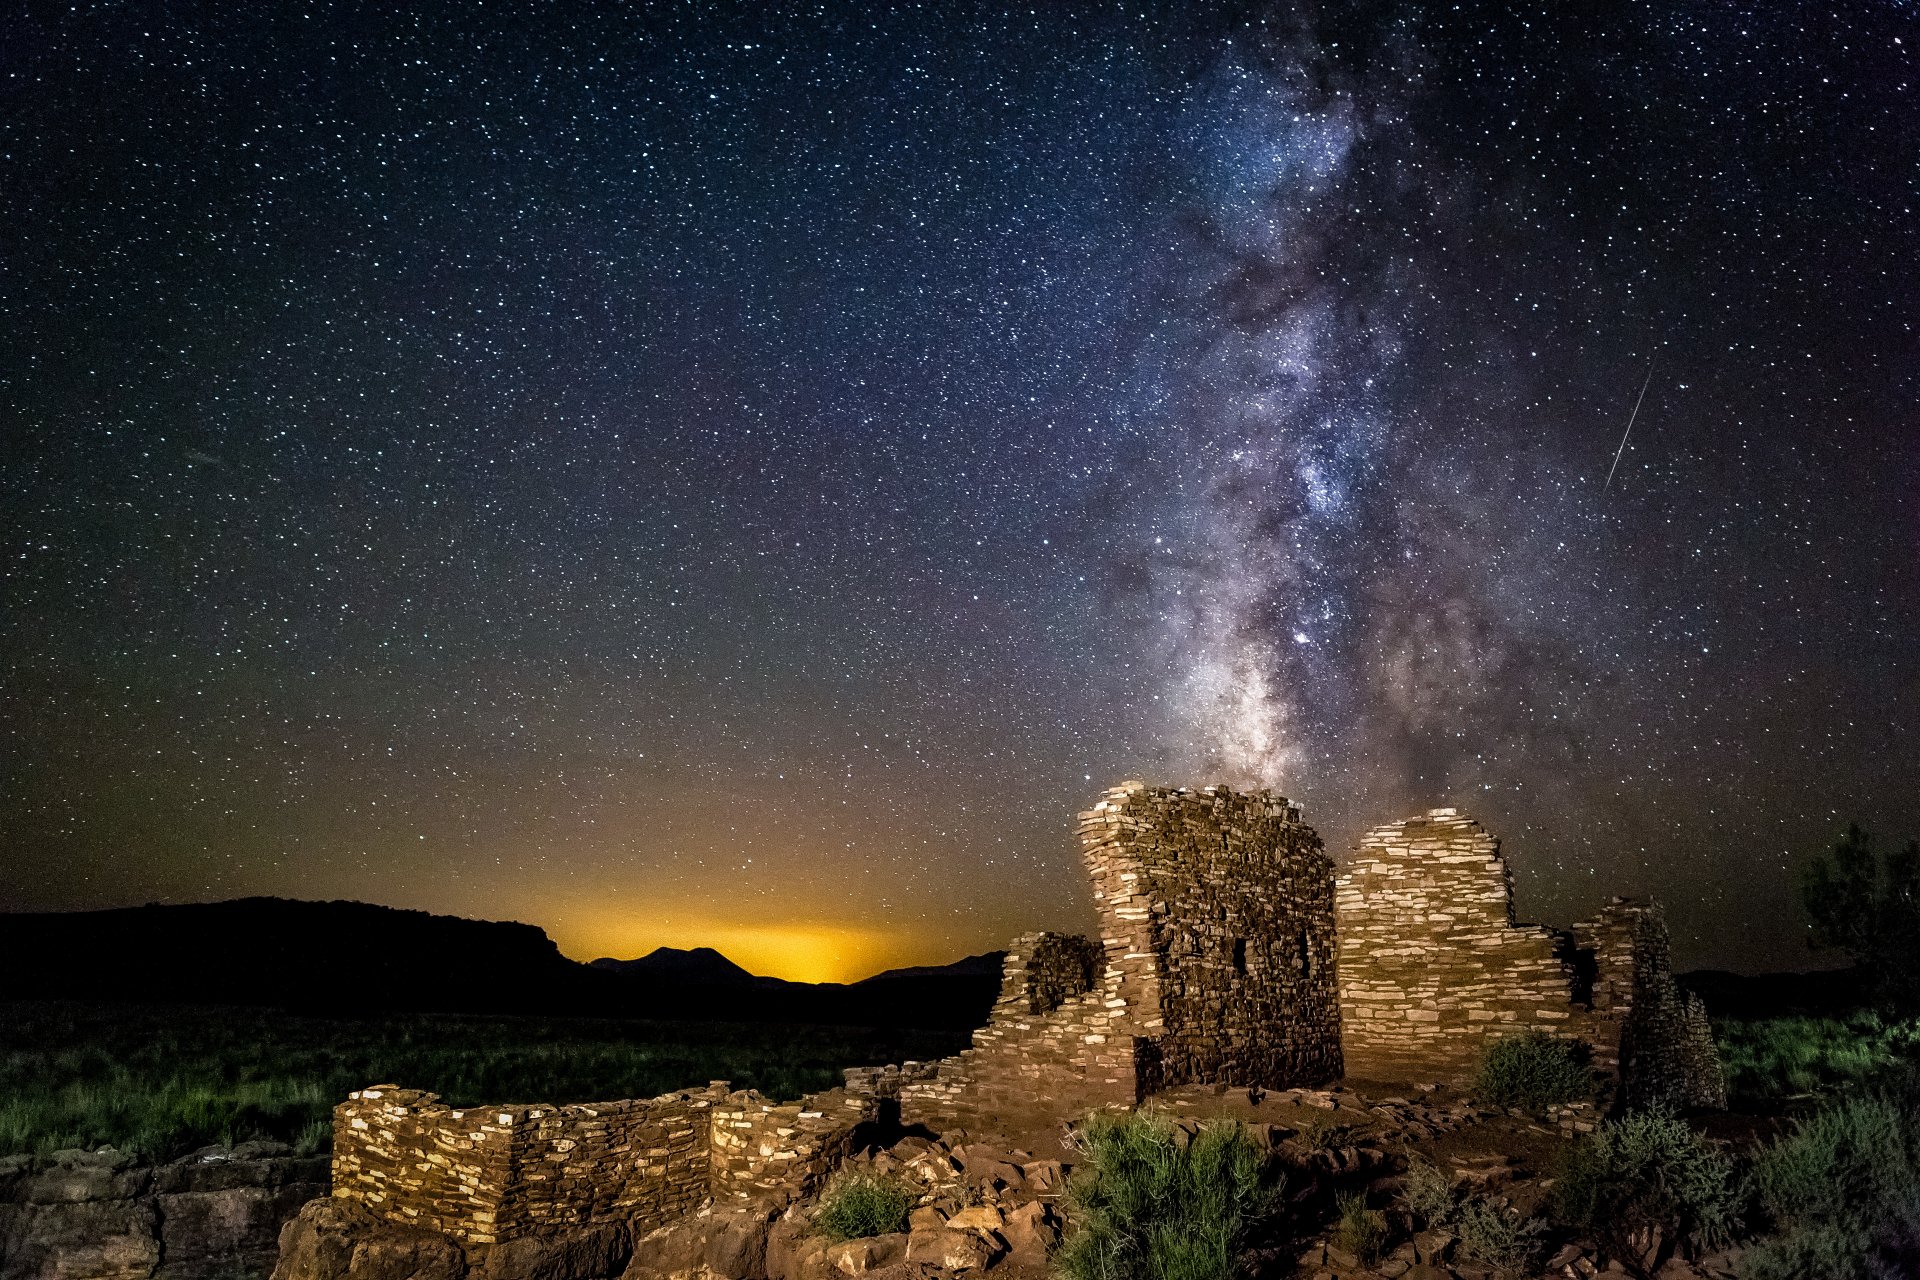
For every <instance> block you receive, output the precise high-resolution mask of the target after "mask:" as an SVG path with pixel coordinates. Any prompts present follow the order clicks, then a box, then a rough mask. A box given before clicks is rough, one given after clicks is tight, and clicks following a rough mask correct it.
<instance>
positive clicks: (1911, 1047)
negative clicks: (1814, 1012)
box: [1714, 1010, 1920, 1103]
mask: <svg viewBox="0 0 1920 1280" xmlns="http://www.w3.org/2000/svg"><path fill="white" fill-rule="evenodd" d="M1714 1038H1715V1039H1716V1040H1717V1041H1718V1043H1719V1048H1720V1061H1721V1063H1722V1064H1723V1065H1724V1066H1725V1068H1726V1073H1727V1091H1728V1093H1730V1094H1731V1095H1732V1096H1733V1097H1734V1098H1736V1099H1738V1100H1740V1101H1743V1102H1747V1103H1776V1102H1781V1101H1785V1100H1786V1099H1788V1098H1792V1097H1796V1096H1802V1097H1803V1096H1806V1095H1808V1094H1825V1093H1837V1092H1841V1091H1844V1090H1848V1089H1855V1088H1860V1087H1864V1086H1872V1085H1874V1084H1876V1083H1881V1082H1886V1081H1889V1080H1891V1079H1892V1078H1893V1077H1895V1076H1896V1075H1897V1074H1898V1073H1899V1072H1900V1071H1901V1070H1902V1069H1903V1068H1904V1067H1906V1066H1908V1065H1909V1064H1912V1063H1914V1062H1916V1061H1920V1020H1900V1019H1890V1018H1886V1017H1884V1016H1882V1015H1881V1014H1879V1013H1877V1012H1874V1011H1872V1010H1862V1011H1859V1012H1856V1013H1852V1014H1849V1015H1847V1016H1846V1017H1844V1018H1805V1017H1791V1018H1751V1019H1747V1018H1729V1019H1724V1020H1721V1021H1718V1022H1716V1023H1715V1024H1714Z"/></svg>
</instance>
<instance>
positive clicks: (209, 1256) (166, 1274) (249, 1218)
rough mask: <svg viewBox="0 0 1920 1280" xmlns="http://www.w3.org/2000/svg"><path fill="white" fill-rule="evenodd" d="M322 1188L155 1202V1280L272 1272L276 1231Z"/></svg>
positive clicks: (244, 1190)
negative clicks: (157, 1248) (159, 1260)
mask: <svg viewBox="0 0 1920 1280" xmlns="http://www.w3.org/2000/svg"><path fill="white" fill-rule="evenodd" d="M326 1190H327V1189H326V1186H325V1184H324V1183H322V1184H314V1183H294V1184H291V1185H284V1186H278V1187H262V1186H236V1187H227V1188H224V1189H222V1190H218V1191H187V1192H181V1193H179V1194H174V1195H162V1196H159V1197H157V1201H158V1206H159V1210H160V1254H161V1257H162V1258H163V1259H164V1261H163V1262H162V1264H161V1266H160V1268H159V1270H158V1271H156V1272H155V1273H154V1280H210V1278H211V1277H216V1276H220V1277H226V1276H232V1275H233V1274H235V1273H237V1272H239V1273H247V1272H250V1273H252V1274H255V1275H263V1274H265V1273H266V1271H267V1270H268V1269H269V1268H270V1267H272V1265H273V1260H274V1256H275V1253H276V1251H277V1250H278V1248H279V1239H280V1229H281V1227H283V1226H284V1225H285V1224H286V1223H287V1222H288V1221H289V1220H290V1219H291V1218H293V1217H294V1216H295V1215H296V1214H298V1213H299V1211H300V1207H301V1206H302V1205H304V1204H306V1203H307V1202H308V1201H310V1200H313V1199H316V1198H318V1197H321V1196H324V1195H325V1194H326Z"/></svg>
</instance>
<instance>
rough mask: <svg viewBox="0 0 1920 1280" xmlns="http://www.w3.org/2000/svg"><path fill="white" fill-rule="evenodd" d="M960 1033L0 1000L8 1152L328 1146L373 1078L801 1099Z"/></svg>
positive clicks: (505, 1093)
mask: <svg viewBox="0 0 1920 1280" xmlns="http://www.w3.org/2000/svg"><path fill="white" fill-rule="evenodd" d="M965 1041H966V1033H964V1032H953V1031H911V1030H868V1029H861V1028H850V1027H807V1026H788V1025H765V1026H760V1025H745V1024H732V1023H661V1022H636V1021H620V1020H613V1019H593V1018H551V1019H549V1018H515V1017H469V1016H459V1015H432V1014H401V1015H390V1016H382V1017H375V1018H366V1019H333V1018H309V1017H296V1016H293V1015H289V1014H283V1013H278V1012H274V1011H271V1010H261V1009H231V1008H218V1009H214V1008H168V1007H147V1006H125V1007H123V1006H104V1005H75V1004H11V1005H0V1156H4V1155H14V1154H21V1153H27V1154H37V1155H45V1154H47V1153H48V1152H51V1151H55V1150H58V1149H60V1148H63V1147H89V1148H91V1147H99V1146H114V1147H118V1148H120V1149H122V1150H126V1151H131V1152H133V1153H135V1154H136V1155H139V1156H141V1157H142V1158H145V1159H149V1160H163V1159H170V1158H172V1157H174V1156H178V1155H181V1154H184V1153H185V1152H187V1151H191V1150H193V1149H195V1148H197V1147H201V1146H206V1145H208V1144H210V1143H227V1144H231V1143H236V1142H241V1141H245V1140H248V1139H251V1138H270V1139H275V1140H278V1141H282V1142H289V1143H292V1144H293V1145H294V1146H295V1148H296V1149H299V1150H301V1151H304V1152H306V1153H309V1154H318V1153H320V1152H323V1151H325V1150H327V1148H328V1147H329V1146H330V1145H331V1140H332V1128H331V1115H332V1110H333V1106H334V1104H335V1103H337V1102H339V1101H341V1100H342V1099H343V1098H345V1097H346V1095H347V1093H348V1092H349V1091H351V1090H354V1089H358V1088H360V1087H362V1086H363V1085H369V1084H380V1083H394V1084H400V1085H404V1086H406V1087H408V1088H416V1089H427V1090H430V1091H432V1092H434V1093H437V1094H439V1095H441V1097H442V1098H443V1099H445V1100H446V1101H447V1102H449V1103H451V1104H453V1105H455V1106H470V1105H474V1104H478V1103H489V1102H555V1103H561V1102H592V1101H599V1100H606V1099H614V1098H646V1097H653V1096H655V1095H658V1094H662V1093H666V1092H669V1091H671V1090H673V1089H679V1088H685V1087H688V1086H693V1085H704V1084H706V1083H707V1081H709V1080H716V1079H723V1080H731V1081H732V1082H733V1084H734V1086H735V1087H736V1088H755V1089H759V1090H760V1091H761V1092H762V1093H766V1094H768V1095H770V1096H773V1097H776V1098H784V1099H791V1098H797V1097H799V1096H801V1095H802V1094H806V1093H812V1092H816V1091H818V1090H820V1089H824V1088H829V1087H831V1086H833V1085H836V1084H838V1083H839V1082H840V1069H841V1068H843V1067H849V1066H855V1065H861V1064H869V1063H879V1062H890V1061H900V1060H901V1059H904V1058H918V1059H922V1060H925V1059H928V1058H936V1057H940V1056H943V1055H945V1054H948V1053H952V1052H955V1051H957V1050H958V1049H959V1048H961V1047H963V1046H964V1044H965Z"/></svg>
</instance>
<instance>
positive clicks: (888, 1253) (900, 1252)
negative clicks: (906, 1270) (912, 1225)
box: [827, 1231, 907, 1276]
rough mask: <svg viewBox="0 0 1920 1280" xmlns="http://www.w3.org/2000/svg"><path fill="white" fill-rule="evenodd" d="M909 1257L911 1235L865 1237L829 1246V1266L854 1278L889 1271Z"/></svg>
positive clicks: (897, 1234) (896, 1233)
mask: <svg viewBox="0 0 1920 1280" xmlns="http://www.w3.org/2000/svg"><path fill="white" fill-rule="evenodd" d="M906 1256H907V1233H906V1232H904V1231H896V1232H894V1233H892V1234H890V1235H884V1236H863V1237H861V1238H860V1239H858V1240H842V1241H841V1242H840V1243H839V1244H830V1245H828V1246H827V1265H829V1266H831V1267H832V1268H833V1269H834V1270H836V1271H840V1272H843V1273H845V1274H846V1275H850V1276H858V1275H865V1274H866V1273H867V1272H869V1271H878V1270H879V1269H880V1268H881V1267H889V1266H892V1265H893V1264H894V1263H896V1262H899V1261H900V1260H901V1259H903V1258H905V1257H906Z"/></svg>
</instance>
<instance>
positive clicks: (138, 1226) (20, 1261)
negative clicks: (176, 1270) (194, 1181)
mask: <svg viewBox="0 0 1920 1280" xmlns="http://www.w3.org/2000/svg"><path fill="white" fill-rule="evenodd" d="M159 1225H160V1223H159V1215H158V1214H156V1213H155V1212H154V1208H153V1202H152V1201H151V1200H94V1201H81V1202H66V1203H61V1202H56V1203H50V1204H49V1203H40V1204H12V1205H0V1276H4V1277H5V1278H6V1280H79V1278H80V1277H85V1278H86V1280H148V1278H149V1277H150V1276H152V1275H153V1270H154V1268H155V1267H156V1266H157V1265H158V1264H159V1262H160V1238H159Z"/></svg>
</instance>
